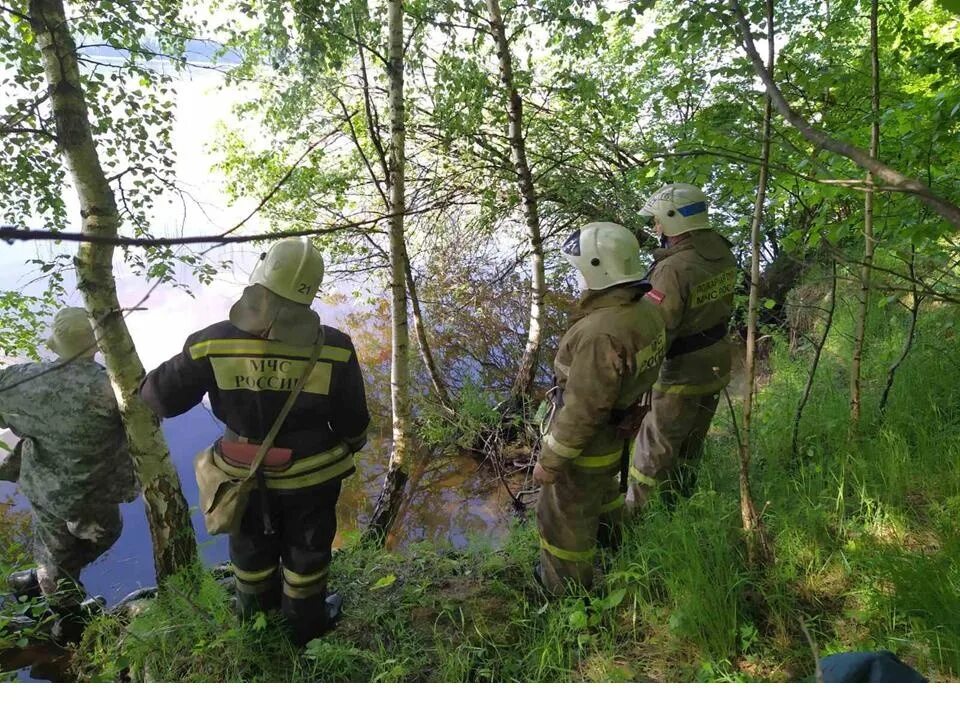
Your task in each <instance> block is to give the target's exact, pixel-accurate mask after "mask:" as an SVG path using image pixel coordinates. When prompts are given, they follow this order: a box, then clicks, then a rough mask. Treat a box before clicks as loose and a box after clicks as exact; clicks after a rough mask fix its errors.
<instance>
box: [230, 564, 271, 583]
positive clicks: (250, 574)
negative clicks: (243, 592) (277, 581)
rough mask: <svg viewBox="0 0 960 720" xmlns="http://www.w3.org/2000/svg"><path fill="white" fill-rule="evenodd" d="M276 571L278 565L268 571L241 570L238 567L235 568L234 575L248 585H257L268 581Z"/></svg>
mask: <svg viewBox="0 0 960 720" xmlns="http://www.w3.org/2000/svg"><path fill="white" fill-rule="evenodd" d="M276 571H277V566H276V565H274V566H272V567H268V568H267V569H266V570H241V569H240V568H238V567H236V566H234V568H233V574H234V575H236V576H237V579H238V580H243V581H244V582H248V583H257V582H260V581H261V580H266V579H267V578H268V577H270V576H271V575H273V573H275V572H276Z"/></svg>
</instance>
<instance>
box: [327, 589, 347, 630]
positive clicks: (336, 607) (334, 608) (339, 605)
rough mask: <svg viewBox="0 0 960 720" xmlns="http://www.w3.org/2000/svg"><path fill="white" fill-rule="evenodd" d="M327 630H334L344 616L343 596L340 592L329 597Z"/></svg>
mask: <svg viewBox="0 0 960 720" xmlns="http://www.w3.org/2000/svg"><path fill="white" fill-rule="evenodd" d="M326 605H327V630H332V629H333V628H334V626H335V625H336V624H337V622H339V620H340V618H341V616H342V615H343V596H342V595H341V594H340V593H338V592H332V593H330V594H329V595H327V601H326Z"/></svg>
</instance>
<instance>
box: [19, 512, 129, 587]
mask: <svg viewBox="0 0 960 720" xmlns="http://www.w3.org/2000/svg"><path fill="white" fill-rule="evenodd" d="M32 509H33V528H34V559H35V560H36V562H37V578H38V579H39V581H40V589H41V590H42V591H43V594H44V595H46V596H47V597H48V598H54V597H55V598H57V601H58V603H60V604H67V605H69V604H73V603H76V602H79V601H80V600H82V599H83V597H84V595H85V594H86V593H85V591H84V589H83V585H82V584H81V583H80V571H81V570H83V568H85V567H86V566H87V565H89V564H90V563H92V562H93V561H94V560H96V559H97V558H98V557H100V556H101V555H103V554H104V553H105V552H106V551H107V550H109V549H110V548H111V547H113V544H114V543H115V542H116V541H117V539H118V538H119V537H120V533H121V532H122V531H123V518H122V516H121V515H120V506H119V505H117V504H116V503H104V504H102V505H99V506H96V507H90V508H89V509H88V511H87V512H85V513H84V514H83V516H82V517H78V518H75V519H73V520H64V519H63V518H60V517H57V516H56V515H54V514H53V513H51V512H50V511H48V510H46V509H45V508H43V507H40V506H37V505H33V506H32Z"/></svg>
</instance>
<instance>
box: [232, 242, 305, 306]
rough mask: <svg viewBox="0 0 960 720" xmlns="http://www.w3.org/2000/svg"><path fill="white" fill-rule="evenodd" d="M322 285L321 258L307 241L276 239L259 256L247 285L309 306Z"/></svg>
mask: <svg viewBox="0 0 960 720" xmlns="http://www.w3.org/2000/svg"><path fill="white" fill-rule="evenodd" d="M321 282H323V256H322V255H321V254H320V251H319V250H317V248H315V247H314V245H313V243H312V242H310V240H308V239H307V238H299V239H298V238H291V239H288V240H280V241H279V242H277V243H275V244H274V245H273V247H271V248H270V249H269V250H268V251H267V252H265V253H264V254H263V255H261V256H260V262H259V263H257V266H256V267H255V268H254V269H253V272H252V273H250V284H251V285H263V287H265V288H267V289H268V290H270V291H272V292H275V293H276V294H277V295H279V296H280V297H283V298H286V299H287V300H292V301H293V302H296V303H300V304H301V305H310V303H312V302H313V299H314V298H315V297H316V295H317V291H318V290H319V289H320V283H321Z"/></svg>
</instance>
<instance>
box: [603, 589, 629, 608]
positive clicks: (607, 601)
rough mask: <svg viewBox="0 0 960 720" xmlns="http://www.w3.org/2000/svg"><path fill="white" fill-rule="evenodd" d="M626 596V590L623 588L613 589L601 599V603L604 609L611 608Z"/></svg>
mask: <svg viewBox="0 0 960 720" xmlns="http://www.w3.org/2000/svg"><path fill="white" fill-rule="evenodd" d="M626 596H627V591H626V589H625V588H620V589H619V590H614V591H613V592H612V593H610V594H609V595H607V596H606V597H605V598H604V599H603V605H604V607H605V608H606V609H608V610H612V609H613V608H615V607H617V606H618V605H619V604H620V603H622V602H623V599H624V598H625V597H626Z"/></svg>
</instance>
